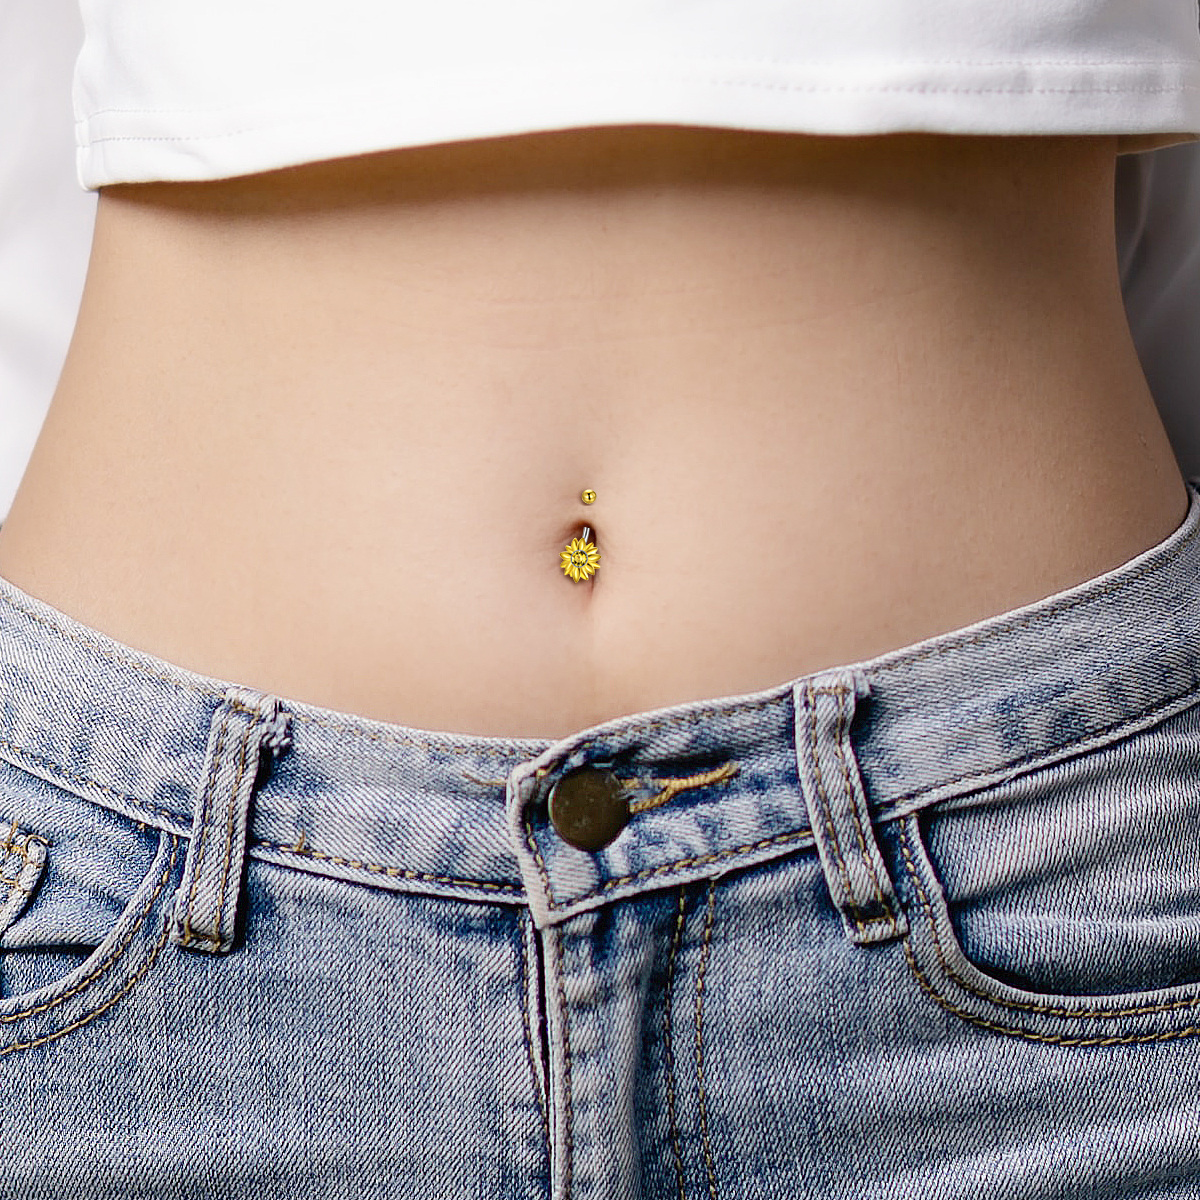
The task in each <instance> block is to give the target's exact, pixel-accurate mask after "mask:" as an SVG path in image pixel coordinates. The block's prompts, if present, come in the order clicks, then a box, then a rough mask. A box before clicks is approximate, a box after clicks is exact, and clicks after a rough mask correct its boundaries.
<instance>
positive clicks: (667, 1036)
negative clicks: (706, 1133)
mask: <svg viewBox="0 0 1200 1200" xmlns="http://www.w3.org/2000/svg"><path fill="white" fill-rule="evenodd" d="M686 900H687V888H686V887H681V888H680V889H679V905H678V911H677V913H676V916H675V930H674V933H673V935H672V937H671V952H670V954H669V955H668V956H667V978H666V983H665V994H664V996H663V1047H664V1049H665V1051H666V1059H667V1063H666V1066H667V1126H668V1130H669V1133H670V1138H671V1150H672V1152H673V1154H674V1157H675V1182H676V1184H677V1185H678V1188H679V1200H686V1192H685V1190H684V1184H683V1151H682V1149H681V1148H680V1139H679V1122H678V1117H677V1111H676V1103H675V1049H674V1040H673V1032H672V1028H671V1026H672V1022H671V1001H672V991H673V989H674V986H675V958H676V955H677V954H678V953H679V943H680V941H681V940H682V938H683V922H684V912H685V907H686Z"/></svg>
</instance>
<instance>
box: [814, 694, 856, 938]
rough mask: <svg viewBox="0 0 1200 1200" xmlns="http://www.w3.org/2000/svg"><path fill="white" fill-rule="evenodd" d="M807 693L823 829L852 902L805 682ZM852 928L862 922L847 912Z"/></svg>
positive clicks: (851, 892)
mask: <svg viewBox="0 0 1200 1200" xmlns="http://www.w3.org/2000/svg"><path fill="white" fill-rule="evenodd" d="M804 690H805V692H806V693H807V695H808V718H807V719H808V735H809V742H810V744H811V746H812V760H813V773H814V775H815V776H816V783H817V795H818V796H819V797H820V800H821V817H822V819H823V820H824V822H825V829H826V831H827V832H828V834H829V842H830V845H831V847H832V848H833V855H834V858H836V859H837V865H838V873H839V874H840V875H841V877H842V887H844V888H845V889H846V896H847V898H848V899H849V900H850V901H851V902H853V899H854V892H853V890H852V889H851V887H850V873H849V871H848V870H847V869H846V864H845V862H844V861H843V860H842V849H841V847H840V846H839V845H838V838H837V831H836V830H835V829H834V827H833V814H832V813H831V812H830V809H829V798H828V797H827V796H826V795H825V783H824V780H822V778H821V756H820V753H819V752H818V750H817V714H816V700H815V698H814V696H813V688H812V684H806V685H805V688H804ZM847 915H848V916H849V918H850V921H851V923H852V924H853V926H854V928H855V929H857V930H858V931H859V932H860V933H861V932H862V929H863V923H862V921H861V920H860V919H859V917H858V916H857V915H856V914H854V913H849V914H847Z"/></svg>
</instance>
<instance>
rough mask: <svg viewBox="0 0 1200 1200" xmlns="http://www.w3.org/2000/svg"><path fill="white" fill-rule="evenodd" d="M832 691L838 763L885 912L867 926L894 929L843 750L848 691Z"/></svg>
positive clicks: (863, 854)
mask: <svg viewBox="0 0 1200 1200" xmlns="http://www.w3.org/2000/svg"><path fill="white" fill-rule="evenodd" d="M818 690H821V689H818ZM832 690H833V691H834V692H836V694H837V715H838V736H837V737H836V738H835V739H834V746H835V748H836V749H837V756H838V761H839V762H840V763H841V766H842V778H843V779H844V780H845V783H846V794H847V795H848V796H849V797H850V800H851V804H850V812H851V814H852V815H853V817H854V832H855V834H856V835H857V836H858V846H859V850H860V851H861V853H862V860H863V862H864V864H865V865H866V868H867V871H868V872H869V873H870V876H871V883H872V884H873V885H874V887H875V899H876V900H878V901H879V906H880V908H882V909H883V912H882V913H881V914H880V915H879V916H876V917H869V918H868V919H867V920H866V922H865V924H866V925H871V924H880V925H887V926H889V927H891V928H894V927H895V925H896V914H895V912H894V911H893V909H892V904H891V902H890V901H889V900H888V898H887V896H886V894H885V893H884V890H883V885H882V884H881V883H880V881H879V874H878V872H877V871H876V870H875V862H874V860H873V859H872V857H871V852H870V851H869V850H868V848H867V838H866V834H865V832H864V831H863V824H862V814H861V812H860V811H859V806H858V804H857V802H856V797H855V792H854V784H853V782H852V781H851V778H850V764H849V762H848V761H847V758H846V753H845V751H844V750H843V748H842V736H843V734H845V733H847V731H848V725H847V721H846V709H845V704H844V703H843V702H844V700H845V698H846V696H847V694H848V690H847V689H846V688H845V687H835V688H833V689H832ZM814 753H815V750H814ZM863 927H864V926H863V924H862V923H860V925H859V928H860V929H862V928H863Z"/></svg>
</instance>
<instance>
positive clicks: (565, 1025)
mask: <svg viewBox="0 0 1200 1200" xmlns="http://www.w3.org/2000/svg"><path fill="white" fill-rule="evenodd" d="M554 965H555V970H554V987H555V991H556V992H557V993H558V1011H559V1013H560V1014H561V1019H562V1042H563V1114H562V1115H563V1127H564V1129H565V1131H566V1146H565V1153H566V1157H567V1161H566V1163H565V1164H564V1166H563V1171H564V1185H563V1195H564V1196H570V1195H571V1183H572V1175H573V1172H574V1167H575V1138H574V1134H573V1132H572V1125H573V1123H574V1116H575V1115H574V1113H573V1112H572V1111H571V1103H572V1101H571V1031H570V1014H569V1013H568V1012H567V991H566V983H565V981H564V979H563V975H564V971H563V950H562V937H561V935H560V934H559V933H558V932H557V931H555V933H554Z"/></svg>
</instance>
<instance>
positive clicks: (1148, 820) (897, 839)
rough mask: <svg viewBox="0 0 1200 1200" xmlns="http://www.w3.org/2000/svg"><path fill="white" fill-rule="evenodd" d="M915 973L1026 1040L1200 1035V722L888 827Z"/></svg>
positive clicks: (1174, 726) (991, 1025)
mask: <svg viewBox="0 0 1200 1200" xmlns="http://www.w3.org/2000/svg"><path fill="white" fill-rule="evenodd" d="M890 840H891V841H892V842H893V844H894V846H895V851H896V854H895V861H896V863H897V865H898V867H899V873H900V875H901V876H902V878H903V880H904V886H903V890H904V901H905V906H906V909H907V910H908V912H909V915H910V918H911V925H912V928H911V934H910V937H909V940H908V942H907V952H908V955H909V961H910V965H911V967H912V970H913V972H914V974H915V975H916V977H917V980H918V982H919V983H920V984H921V986H922V988H923V989H924V990H925V991H926V993H927V994H928V995H930V996H931V997H932V998H933V999H935V1000H936V1001H937V1002H938V1003H939V1004H941V1005H942V1007H943V1008H945V1009H947V1010H948V1011H950V1012H953V1013H955V1014H956V1015H958V1016H960V1017H962V1018H963V1019H965V1020H968V1021H971V1022H972V1023H974V1024H976V1025H980V1026H982V1027H984V1028H988V1029H992V1030H995V1031H997V1032H1002V1033H1012V1034H1017V1035H1020V1036H1024V1037H1027V1038H1030V1039H1033V1040H1042V1041H1053V1042H1068V1043H1077V1044H1084V1043H1091V1044H1096V1043H1103V1042H1130V1041H1152V1040H1157V1039H1161V1038H1174V1037H1181V1036H1189V1035H1192V1034H1195V1033H1200V719H1198V716H1197V710H1195V709H1193V710H1190V711H1188V712H1185V713H1182V714H1179V715H1178V716H1176V717H1173V718H1171V719H1170V720H1168V721H1166V722H1164V723H1163V724H1161V725H1159V726H1156V727H1154V728H1153V729H1150V730H1144V731H1141V732H1139V733H1137V734H1135V735H1133V736H1131V737H1128V738H1125V739H1122V740H1119V741H1117V742H1114V743H1112V744H1109V745H1107V746H1104V747H1102V748H1100V749H1097V750H1093V751H1089V752H1087V753H1085V754H1082V755H1079V756H1077V757H1075V758H1073V759H1070V760H1067V761H1065V762H1061V763H1057V764H1054V765H1053V766H1048V767H1043V768H1040V769H1037V770H1034V771H1030V772H1028V773H1026V774H1024V775H1022V776H1020V777H1015V778H1012V779H1010V780H1008V781H1007V782H1005V783H1004V784H1002V785H999V786H997V787H994V788H991V789H989V790H988V791H986V792H983V793H980V794H977V795H975V796H971V797H964V798H960V799H959V800H956V801H952V802H947V803H944V804H942V805H938V806H935V807H933V808H931V809H928V810H925V811H924V812H918V813H914V814H910V815H909V816H906V817H904V818H902V819H900V820H899V821H897V822H896V823H895V825H894V826H893V828H892V829H891V830H890Z"/></svg>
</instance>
